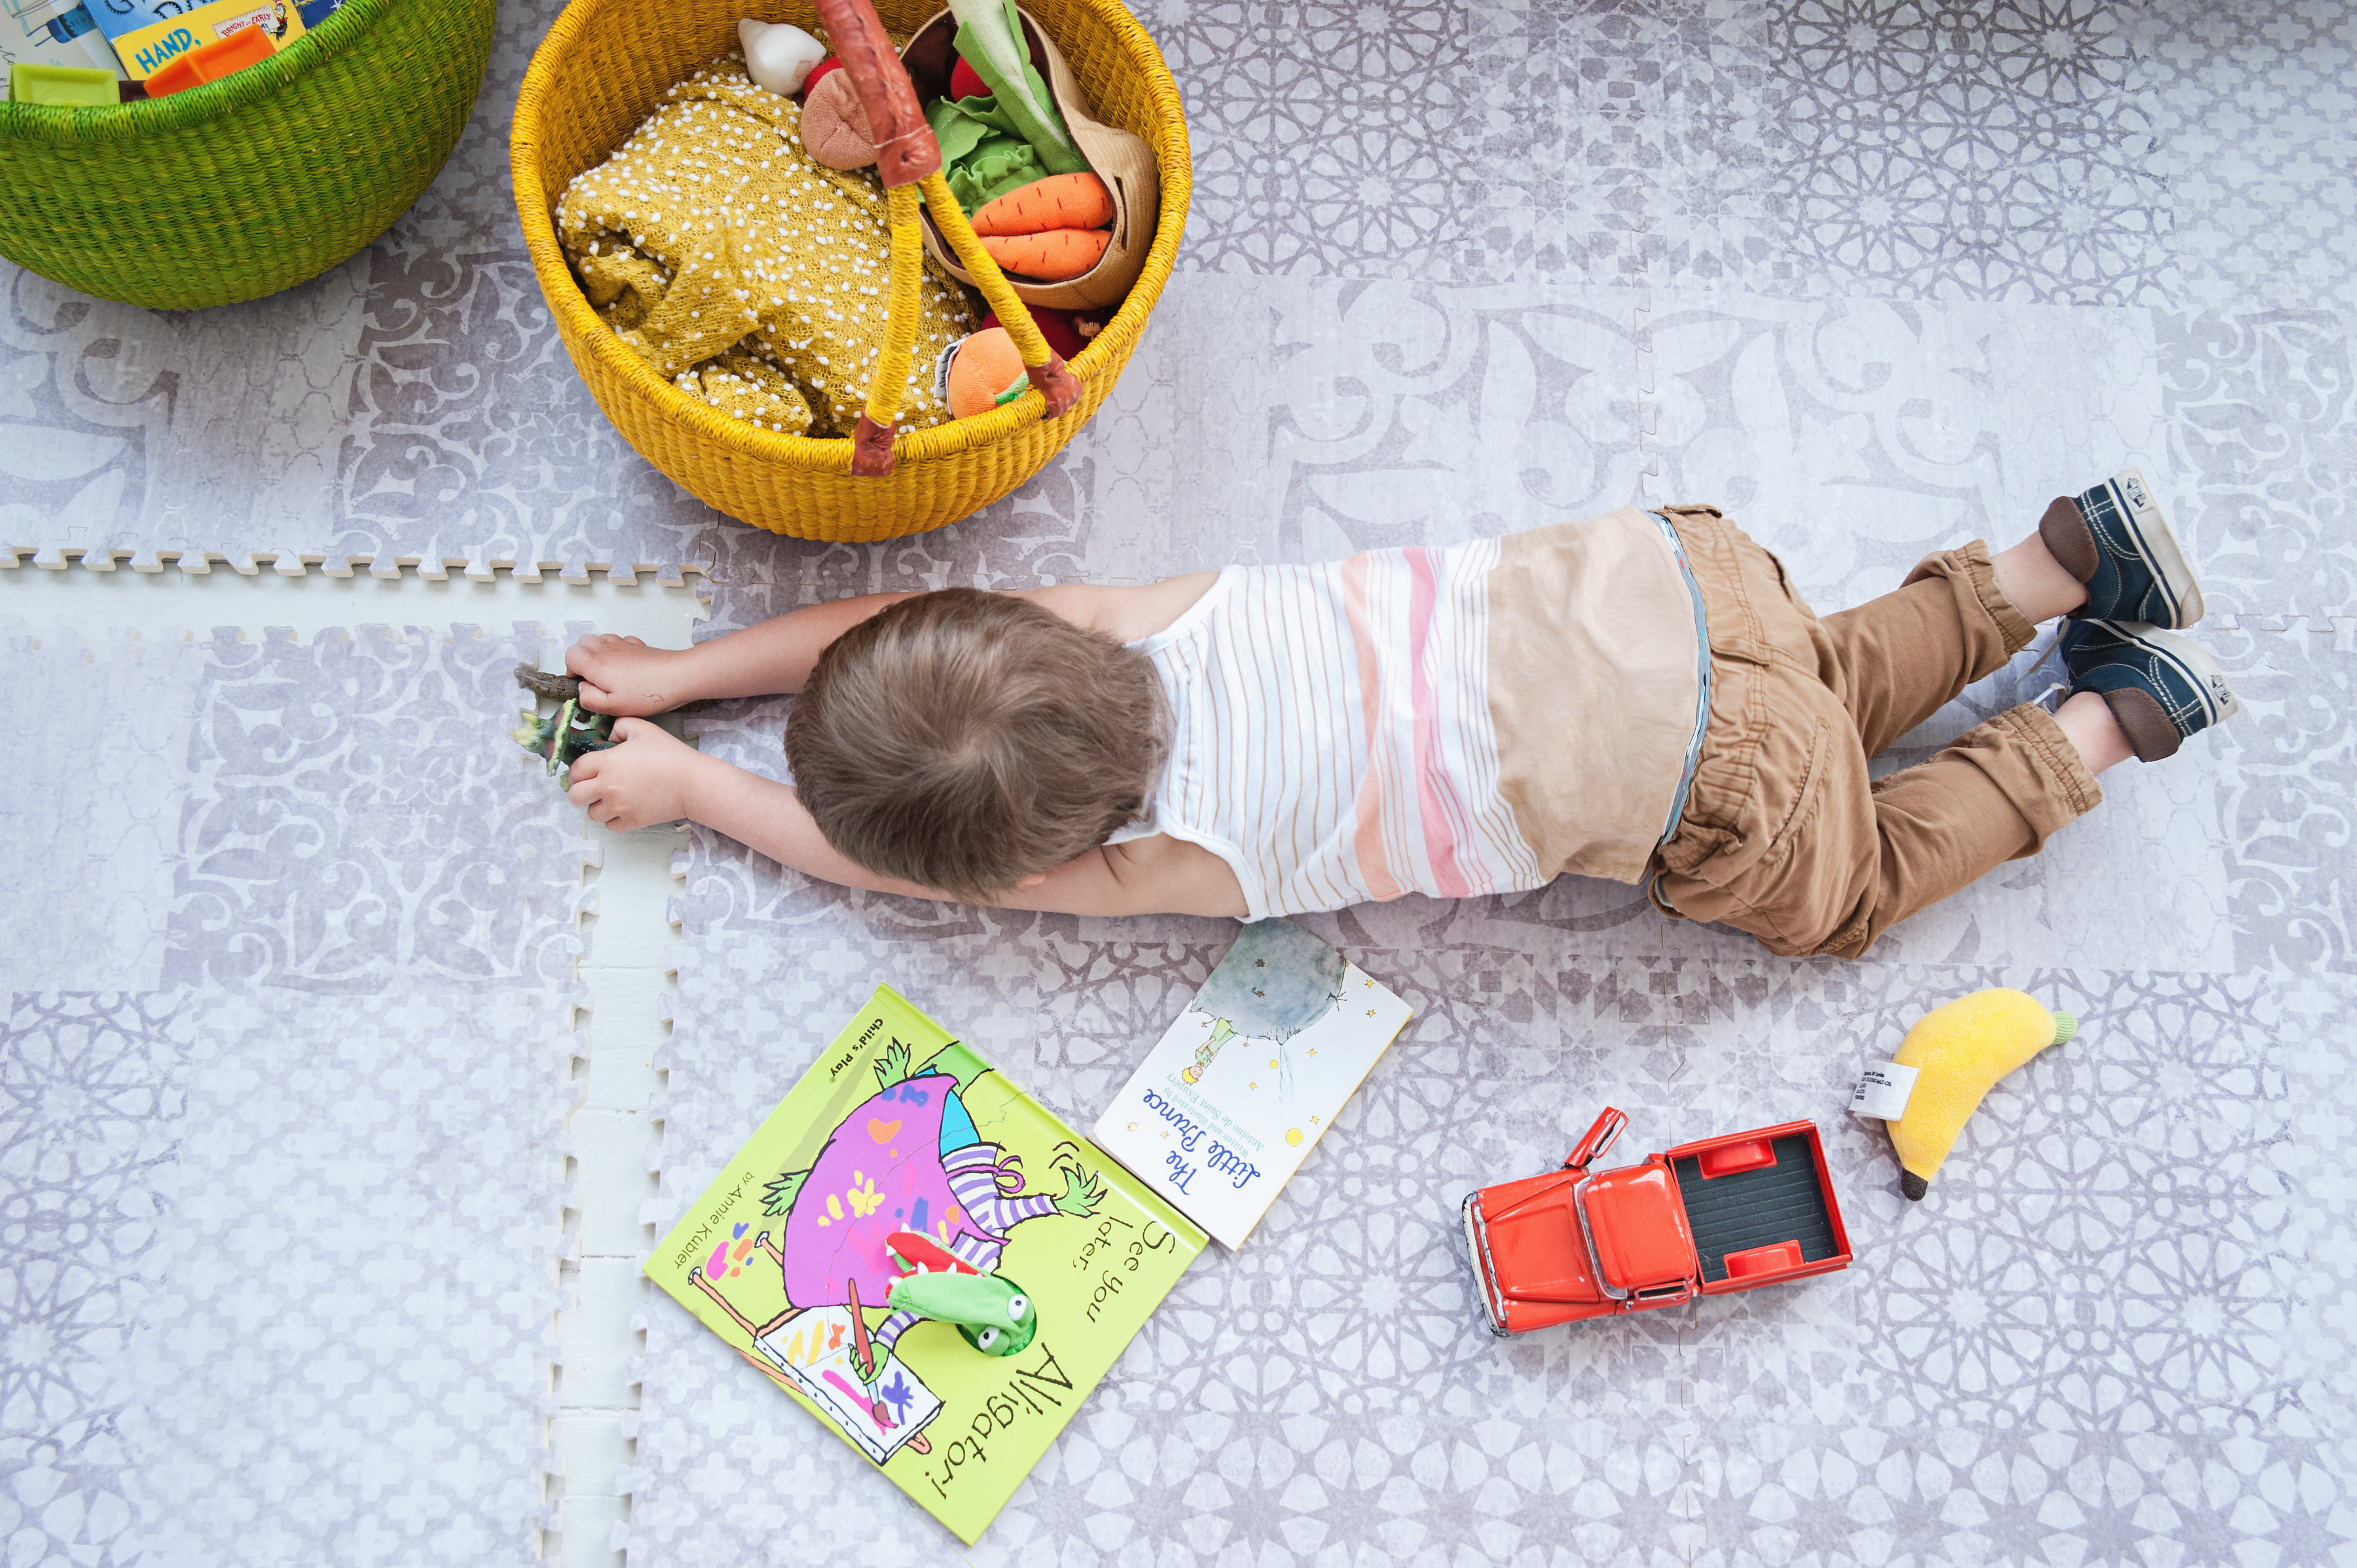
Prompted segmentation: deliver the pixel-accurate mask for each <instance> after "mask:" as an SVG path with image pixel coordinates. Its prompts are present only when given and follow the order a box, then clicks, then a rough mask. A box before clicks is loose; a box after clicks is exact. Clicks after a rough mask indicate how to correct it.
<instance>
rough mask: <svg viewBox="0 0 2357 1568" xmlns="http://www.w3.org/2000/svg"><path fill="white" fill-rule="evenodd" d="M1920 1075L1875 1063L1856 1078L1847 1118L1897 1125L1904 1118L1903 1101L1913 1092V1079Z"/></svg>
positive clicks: (1895, 1064)
mask: <svg viewBox="0 0 2357 1568" xmlns="http://www.w3.org/2000/svg"><path fill="white" fill-rule="evenodd" d="M1921 1071H1922V1069H1921V1068H1911V1067H1900V1065H1899V1064H1898V1063H1897V1062H1876V1063H1875V1064H1874V1065H1873V1066H1871V1067H1869V1068H1867V1069H1866V1070H1865V1071H1864V1072H1862V1073H1859V1074H1858V1075H1857V1089H1856V1090H1852V1091H1851V1093H1850V1097H1849V1110H1850V1114H1851V1115H1853V1116H1879V1117H1881V1118H1882V1119H1883V1120H1884V1121H1885V1122H1896V1121H1898V1120H1899V1119H1900V1117H1901V1116H1904V1115H1906V1114H1907V1097H1908V1096H1909V1095H1910V1094H1913V1093H1914V1092H1915V1078H1916V1075H1917V1074H1918V1073H1920V1072H1921Z"/></svg>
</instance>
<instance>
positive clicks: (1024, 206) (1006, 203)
mask: <svg viewBox="0 0 2357 1568" xmlns="http://www.w3.org/2000/svg"><path fill="white" fill-rule="evenodd" d="M1112 221H1113V192H1111V191H1109V190H1107V189H1106V188H1105V182H1104V181H1103V180H1102V179H1099V178H1098V177H1096V176H1095V175H1092V174H1088V173H1085V172H1084V173H1081V174H1051V175H1049V177H1047V178H1045V179H1035V180H1033V181H1032V182H1031V183H1030V184H1029V185H1026V186H1020V187H1017V188H1016V189H1013V190H1010V191H1008V192H1007V193H1006V195H1004V196H1002V197H1000V198H999V199H997V200H996V201H991V202H985V203H984V204H983V206H982V207H980V208H979V209H976V210H975V212H974V232H975V233H977V234H982V235H985V236H988V235H1007V234H1039V233H1045V232H1046V231H1049V230H1050V229H1102V228H1103V227H1104V226H1105V225H1106V224H1108V223H1110V222H1112Z"/></svg>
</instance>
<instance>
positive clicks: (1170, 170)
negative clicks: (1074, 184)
mask: <svg viewBox="0 0 2357 1568" xmlns="http://www.w3.org/2000/svg"><path fill="white" fill-rule="evenodd" d="M631 3H632V0H572V3H571V4H569V5H566V6H565V10H564V12H563V14H562V15H560V16H558V17H557V19H556V24H555V26H554V27H551V28H549V30H548V36H547V37H546V38H543V39H542V40H541V43H540V47H539V48H536V49H534V50H533V57H532V64H531V66H530V67H529V68H527V69H526V70H525V71H524V76H523V82H522V86H521V87H520V88H519V90H518V91H517V93H516V105H515V118H514V121H513V124H512V127H511V131H510V133H509V140H508V148H509V173H510V185H511V190H512V192H513V195H514V197H515V203H516V217H517V219H518V220H520V221H521V222H522V226H523V235H524V248H525V249H526V250H527V251H528V252H530V253H531V255H532V270H533V275H534V276H535V277H536V278H537V279H538V281H539V283H540V292H541V296H542V298H543V299H544V300H545V301H546V302H547V305H548V307H549V309H550V311H551V312H552V313H554V314H555V315H557V316H559V317H563V318H564V319H565V322H566V323H567V324H569V326H570V327H571V328H572V330H571V332H570V333H569V334H568V336H569V337H570V338H572V339H573V340H574V341H576V342H578V343H579V344H581V345H582V347H583V348H584V349H586V350H587V352H588V353H589V354H590V355H591V356H592V357H594V358H595V359H596V360H597V362H598V364H599V365H600V366H601V367H602V368H603V369H605V370H606V371H608V372H610V373H612V374H615V375H617V376H619V377H620V378H621V380H622V381H623V382H624V384H625V385H627V386H628V387H629V388H630V390H631V391H633V392H636V393H638V395H640V397H642V398H645V399H646V400H648V401H649V402H650V403H652V404H653V405H654V409H655V412H656V413H659V414H662V415H663V416H665V417H667V418H670V419H673V420H676V421H679V422H681V423H683V424H687V425H689V426H691V427H693V428H694V430H695V431H696V433H697V434H698V435H703V436H705V437H707V438H709V439H711V440H713V441H716V442H718V443H721V444H722V445H724V446H731V447H734V448H735V449H736V450H737V452H738V453H739V454H741V455H742V456H744V457H746V458H747V459H748V460H750V461H753V462H757V463H758V462H763V461H773V462H777V463H780V464H783V465H784V466H786V467H792V468H796V469H800V470H802V471H805V472H813V473H826V472H833V473H845V474H847V473H849V472H850V469H851V439H850V437H848V436H834V437H826V438H822V437H818V436H811V435H787V434H785V433H783V432H780V431H775V430H763V429H760V428H759V427H758V426H756V425H754V424H751V423H749V422H748V421H746V420H741V419H737V418H734V417H732V416H731V415H728V414H726V413H721V412H720V411H719V410H718V409H716V408H714V407H713V406H712V405H711V404H710V403H705V401H704V400H703V399H701V398H695V397H690V396H689V395H688V394H687V393H685V392H682V391H680V389H679V388H678V387H676V386H674V385H673V384H672V383H671V381H668V380H666V379H665V378H664V377H662V376H661V375H658V374H656V372H655V370H654V367H653V366H651V365H650V364H648V363H647V361H646V360H643V359H641V358H640V356H639V355H638V354H637V353H636V352H634V351H633V350H632V349H630V346H629V345H627V344H625V343H624V342H623V341H622V339H621V338H620V337H619V335H617V334H616V333H615V331H614V329H613V328H610V327H608V325H607V324H606V321H605V318H604V317H601V316H599V315H598V314H597V311H596V309H595V308H593V307H592V306H591V305H590V304H589V298H588V295H586V294H584V293H583V292H582V289H581V285H580V284H579V282H578V281H577V280H576V278H575V277H574V275H573V269H572V268H571V267H570V266H568V265H566V264H565V251H564V247H563V246H561V245H559V244H558V243H557V240H556V220H555V210H554V202H553V201H551V202H548V203H546V204H543V203H539V202H528V201H527V200H526V197H525V193H526V192H527V191H529V190H534V189H538V188H540V168H539V159H538V156H537V153H538V147H539V130H540V102H541V99H542V98H543V97H544V95H545V94H546V92H547V91H548V83H549V79H550V77H551V76H552V75H553V74H554V70H555V62H556V61H558V60H560V59H565V57H566V55H568V54H569V53H570V52H571V51H572V48H573V44H574V35H575V34H576V33H578V32H580V31H581V30H583V29H585V28H587V27H588V26H589V25H590V15H591V13H592V12H593V11H596V10H597V9H599V8H600V7H601V6H607V5H616V6H619V5H630V4H631ZM1072 3H1073V4H1075V5H1083V6H1085V7H1087V8H1088V9H1090V10H1092V11H1094V12H1096V13H1098V14H1099V16H1102V17H1103V19H1104V20H1105V21H1106V23H1107V24H1108V25H1109V26H1111V27H1113V29H1114V32H1115V33H1117V34H1120V35H1122V36H1123V37H1124V38H1125V39H1127V40H1130V42H1131V45H1132V48H1133V49H1135V46H1136V45H1139V44H1142V45H1143V46H1144V51H1143V52H1144V56H1145V59H1144V62H1143V63H1144V68H1145V75H1146V83H1147V88H1148V95H1149V96H1150V97H1151V98H1152V100H1153V102H1154V108H1155V112H1156V113H1157V116H1158V117H1159V118H1161V119H1162V120H1163V121H1164V123H1165V124H1166V126H1167V127H1168V133H1169V134H1168V147H1167V148H1166V149H1165V150H1164V151H1163V152H1162V153H1160V154H1158V155H1157V157H1156V160H1155V163H1156V167H1157V172H1158V173H1159V175H1160V177H1161V185H1162V189H1161V210H1160V211H1159V212H1158V213H1157V215H1156V220H1155V232H1154V243H1153V244H1152V245H1151V246H1150V247H1148V249H1147V252H1146V269H1147V271H1148V272H1149V273H1151V272H1152V271H1153V270H1154V263H1155V262H1156V260H1157V258H1159V259H1160V260H1161V262H1162V270H1163V271H1164V272H1165V273H1167V272H1168V269H1169V265H1170V263H1171V262H1172V261H1173V260H1175V258H1176V257H1177V255H1178V251H1179V234H1180V231H1182V230H1183V229H1184V228H1185V226H1186V221H1187V206H1188V202H1189V199H1190V198H1191V196H1192V194H1193V189H1192V188H1193V183H1194V182H1193V173H1194V169H1193V156H1192V149H1191V147H1190V145H1189V140H1188V136H1187V117H1186V111H1185V107H1184V104H1183V102H1182V100H1181V99H1180V97H1179V83H1178V81H1177V80H1176V79H1175V78H1174V77H1172V76H1171V74H1170V68H1169V66H1168V64H1167V63H1166V62H1165V61H1164V60H1163V58H1162V50H1161V47H1160V46H1159V45H1157V44H1156V43H1155V41H1154V38H1153V37H1152V35H1151V34H1149V33H1147V32H1146V29H1145V27H1142V26H1141V25H1140V24H1139V23H1138V21H1137V19H1136V17H1135V16H1133V15H1131V13H1130V11H1129V9H1128V7H1127V6H1125V5H1123V4H1122V3H1121V0H1072ZM1044 25H1045V24H1042V26H1044ZM723 53H726V50H724V51H723ZM716 58H717V57H716ZM1145 285H1146V277H1145V276H1144V275H1141V276H1140V278H1139V280H1138V284H1137V285H1135V286H1133V287H1132V288H1131V289H1130V291H1129V295H1128V297H1127V298H1125V299H1124V300H1123V301H1122V303H1121V308H1120V309H1119V310H1118V311H1116V312H1115V313H1114V317H1113V319H1112V320H1110V321H1108V322H1106V323H1105V326H1104V328H1103V330H1102V331H1100V332H1099V333H1098V334H1097V335H1096V337H1095V338H1093V339H1092V340H1091V341H1090V343H1089V344H1088V346H1087V347H1085V348H1083V349H1082V350H1081V352H1080V354H1079V355H1078V357H1076V358H1075V359H1074V360H1072V361H1071V369H1072V373H1073V374H1074V375H1076V376H1078V377H1080V378H1081V379H1082V381H1089V380H1090V379H1091V377H1092V374H1093V373H1094V372H1095V371H1096V370H1097V368H1098V367H1099V366H1100V365H1102V364H1103V363H1104V362H1105V361H1106V360H1108V359H1109V358H1110V357H1111V355H1110V350H1111V347H1112V345H1113V343H1114V341H1115V340H1116V339H1117V338H1121V337H1125V336H1129V335H1133V334H1136V333H1142V332H1143V331H1144V330H1145V326H1146V316H1147V315H1149V314H1150V313H1151V312H1152V311H1153V308H1154V306H1155V303H1156V301H1157V300H1158V299H1159V298H1160V297H1161V293H1162V285H1161V282H1160V280H1159V279H1157V281H1156V282H1155V284H1154V286H1152V287H1151V288H1148V287H1146V286H1145ZM591 395H592V396H593V397H595V396H596V392H595V389H594V388H593V389H592V392H591ZM1046 404H1047V399H1046V396H1045V394H1044V393H1042V392H1040V391H1039V389H1038V388H1037V387H1034V388H1032V389H1031V390H1030V391H1029V392H1025V393H1024V394H1023V395H1022V396H1021V397H1019V398H1017V399H1016V400H1015V401H1014V402H1013V403H1007V404H1006V405H1005V406H1004V407H1002V408H997V409H994V410H992V411H991V412H990V413H985V414H976V415H971V416H969V417H967V418H964V419H952V420H944V421H942V423H941V424H933V425H929V426H927V427H925V428H924V429H922V430H919V431H915V432H913V433H910V434H908V435H899V436H898V437H897V438H896V445H897V446H899V447H900V448H901V453H902V456H901V457H900V461H899V465H898V467H908V466H909V464H912V463H921V462H933V461H939V460H942V459H945V458H949V457H953V456H957V455H958V454H960V453H962V452H967V451H971V450H974V448H976V447H984V446H992V445H994V444H996V443H997V442H999V441H1001V440H1005V439H1008V438H1011V437H1013V436H1014V435H1016V434H1017V432H1018V431H1020V430H1022V429H1023V428H1025V427H1026V426H1028V425H1031V424H1037V423H1039V421H1040V415H1041V414H1042V413H1044V411H1045V409H1046ZM611 417H612V414H611V413H610V411H608V418H609V419H610V418H611ZM1067 417H1070V416H1069V415H1068V416H1067ZM912 442H913V443H916V444H917V446H918V447H919V450H917V451H914V452H911V451H909V449H908V446H909V443H912Z"/></svg>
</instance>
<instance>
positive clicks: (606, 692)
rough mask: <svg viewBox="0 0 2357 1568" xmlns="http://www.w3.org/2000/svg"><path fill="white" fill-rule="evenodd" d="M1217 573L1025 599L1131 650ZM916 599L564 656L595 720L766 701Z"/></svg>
mask: <svg viewBox="0 0 2357 1568" xmlns="http://www.w3.org/2000/svg"><path fill="white" fill-rule="evenodd" d="M1216 575H1217V574H1215V573H1211V572H1197V573H1194V574H1192V575H1188V576H1184V577H1171V578H1168V579H1167V580H1165V581H1163V582H1159V583H1149V584H1146V585H1144V586H1142V587H1099V586H1095V585H1087V584H1080V583H1070V584H1059V585H1057V586H1055V587H1052V588H1027V589H1024V590H1022V591H1021V592H1020V593H1019V594H1018V595H1017V596H1018V597H1021V598H1027V599H1030V600H1032V601H1034V602H1035V603H1037V604H1039V605H1041V606H1042V607H1046V608H1047V609H1049V610H1051V611H1053V612H1054V613H1055V614H1057V615H1059V616H1061V617H1062V618H1064V619H1066V620H1068V621H1071V623H1072V624H1073V625H1075V626H1085V627H1089V628H1092V629H1094V630H1097V631H1102V632H1105V633H1107V634H1108V635H1111V636H1114V637H1118V638H1120V639H1122V640H1123V641H1125V642H1130V641H1135V640H1136V639H1139V638H1141V637H1150V636H1152V635H1153V634H1154V633H1155V632H1157V631H1159V630H1161V629H1162V628H1164V627H1166V626H1168V625H1169V624H1170V622H1171V621H1172V620H1174V619H1176V618H1178V616H1179V613H1180V612H1181V611H1183V610H1184V609H1186V607H1188V606H1189V605H1191V604H1193V603H1194V602H1195V601H1196V600H1197V599H1199V598H1200V597H1202V596H1203V590H1204V589H1205V588H1207V587H1209V586H1211V581H1212V579H1213V578H1214V577H1215V576H1216ZM908 597H909V595H907V594H864V595H862V596H859V597H858V598H856V599H830V600H828V601H827V602H826V603H824V604H819V605H806V606H804V607H802V608H801V609H798V610H790V611H788V612H787V613H786V614H784V615H781V616H776V617H773V618H770V619H769V620H765V621H763V622H761V623H760V624H759V626H749V627H747V628H745V629H744V630H742V631H732V632H730V633H729V634H728V635H727V636H726V637H716V638H714V639H712V640H711V641H709V642H702V643H698V644H697V645H696V646H694V648H679V649H673V648H649V647H648V646H647V645H646V644H645V643H643V642H641V641H640V640H639V639H637V638H635V637H616V636H614V635H613V634H611V633H609V632H608V633H598V634H595V635H592V636H589V637H585V638H583V639H581V640H580V641H579V642H576V643H575V644H574V645H573V647H572V648H571V649H569V650H567V651H566V653H565V669H566V670H567V671H570V672H572V673H573V674H576V675H578V676H580V677H581V705H582V706H583V707H586V708H587V709H589V710H590V711H591V712H593V713H600V714H637V715H644V714H660V713H664V712H667V711H668V710H670V709H673V708H675V707H678V706H679V705H680V704H681V703H693V702H696V701H699V700H701V699H703V698H705V697H766V696H770V695H773V694H785V693H794V692H799V691H801V690H802V687H803V686H804V685H805V684H807V683H808V682H809V681H810V672H811V666H812V665H813V664H816V663H817V662H818V656H819V655H820V654H821V653H823V652H824V651H825V650H826V645H827V644H828V643H830V642H833V641H834V639H836V638H838V637H841V636H842V635H843V634H844V633H845V632H846V631H849V630H850V629H851V628H853V627H855V626H857V625H858V624H859V623H860V622H861V621H864V620H866V618H868V617H869V616H872V615H874V614H876V613H877V611H879V610H881V609H883V608H885V607H887V606H888V605H896V604H899V602H900V601H901V600H902V599H905V598H908Z"/></svg>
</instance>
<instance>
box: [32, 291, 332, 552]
mask: <svg viewBox="0 0 2357 1568" xmlns="http://www.w3.org/2000/svg"><path fill="white" fill-rule="evenodd" d="M367 290H368V267H367V259H366V257H365V256H360V257H354V258H353V259H352V260H350V261H348V262H345V263H342V264H340V265H339V266H337V267H335V268H333V269H331V270H329V271H328V273H327V274H324V275H323V276H321V277H318V278H315V279H313V280H311V281H310V282H308V283H306V284H303V285H298V286H297V287H295V288H292V289H289V290H287V291H286V292H285V293H283V294H277V295H271V296H270V297H268V298H266V299H259V300H253V301H250V302H248V303H246V304H242V305H232V306H221V307H220V308H218V309H214V310H207V311H157V310H145V309H141V308H139V307H138V306H128V305H119V304H116V303H114V302H113V301H111V300H94V299H91V298H90V297H89V296H88V295H81V294H78V293H76V292H74V291H73V290H71V289H68V288H65V287H62V286H60V285H57V284H54V283H51V282H49V281H48V279H46V278H43V277H40V276H38V275H37V274H32V273H27V272H24V271H21V270H19V269H18V268H16V266H15V265H13V264H7V263H0V298H5V305H0V354H5V356H6V371H5V377H6V385H7V394H6V398H5V403H0V420H5V426H0V428H5V438H4V439H0V475H5V477H6V479H7V489H8V497H7V499H6V500H5V502H0V551H5V550H8V549H12V548H13V549H25V550H42V551H52V550H59V549H63V550H72V551H79V552H91V553H98V554H99V555H100V556H101V558H102V560H103V561H104V562H105V564H113V553H115V552H120V553H123V554H124V555H125V556H133V555H140V556H145V557H150V558H152V557H153V555H154V554H155V553H157V552H172V553H180V552H197V553H206V552H216V553H226V554H230V555H232V556H235V555H242V554H248V553H252V552H253V551H256V550H265V551H281V550H284V551H291V552H305V551H308V552H314V553H317V552H320V551H323V550H325V549H326V547H327V545H328V539H327V537H326V536H325V534H324V532H322V531H321V530H320V528H319V526H318V521H319V520H320V519H322V518H324V517H326V516H328V515H330V513H331V512H332V510H333V501H334V499H335V495H336V492H337V489H338V472H337V467H338V461H339V459H338V455H337V448H338V442H339V435H340V434H341V432H342V429H343V426H344V424H345V421H346V420H347V418H348V417H349V413H348V407H347V405H348V403H349V402H350V397H351V389H352V375H353V370H354V367H355V365H356V363H357V358H356V350H357V348H358V344H359V339H360V335H361V317H362V315H363V313H364V308H365V300H366V295H367Z"/></svg>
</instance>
